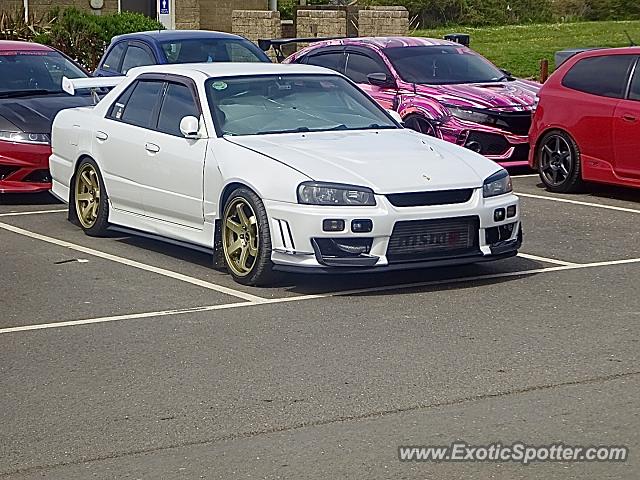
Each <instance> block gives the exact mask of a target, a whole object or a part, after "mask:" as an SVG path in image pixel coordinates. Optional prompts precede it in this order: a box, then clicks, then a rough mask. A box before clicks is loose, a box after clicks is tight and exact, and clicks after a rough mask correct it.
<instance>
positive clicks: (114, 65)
mask: <svg viewBox="0 0 640 480" xmlns="http://www.w3.org/2000/svg"><path fill="white" fill-rule="evenodd" d="M126 48H127V44H126V43H125V42H120V43H116V44H115V45H114V46H113V48H112V49H111V50H110V51H109V53H108V54H107V58H105V59H104V62H102V67H101V68H102V69H103V70H107V71H109V72H120V70H119V68H120V63H122V55H123V54H124V51H125V49H126Z"/></svg>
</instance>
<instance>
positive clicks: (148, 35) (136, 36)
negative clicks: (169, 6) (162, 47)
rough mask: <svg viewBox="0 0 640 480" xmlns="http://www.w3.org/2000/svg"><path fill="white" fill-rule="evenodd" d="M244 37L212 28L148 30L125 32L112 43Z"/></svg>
mask: <svg viewBox="0 0 640 480" xmlns="http://www.w3.org/2000/svg"><path fill="white" fill-rule="evenodd" d="M224 38H226V39H232V40H238V39H244V37H241V36H239V35H234V34H232V33H225V32H214V31H211V30H149V31H146V32H136V33H125V34H124V35H118V36H116V37H113V38H112V39H111V43H113V42H116V41H118V40H151V41H154V42H171V41H175V40H190V39H224Z"/></svg>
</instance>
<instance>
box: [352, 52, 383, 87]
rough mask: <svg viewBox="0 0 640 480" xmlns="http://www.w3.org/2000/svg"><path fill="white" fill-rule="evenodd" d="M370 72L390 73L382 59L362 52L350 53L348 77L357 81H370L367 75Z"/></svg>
mask: <svg viewBox="0 0 640 480" xmlns="http://www.w3.org/2000/svg"><path fill="white" fill-rule="evenodd" d="M370 73H388V69H387V67H386V66H385V64H384V63H383V62H382V61H381V60H375V59H373V58H371V57H369V56H368V55H362V54H360V53H349V56H348V57H347V67H346V69H345V75H346V76H347V77H349V78H350V79H351V80H353V81H354V82H355V83H369V80H367V75H369V74H370Z"/></svg>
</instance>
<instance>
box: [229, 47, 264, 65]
mask: <svg viewBox="0 0 640 480" xmlns="http://www.w3.org/2000/svg"><path fill="white" fill-rule="evenodd" d="M225 47H226V49H227V58H228V60H227V61H229V62H261V61H262V60H261V59H259V58H258V57H257V56H256V54H255V53H253V52H252V51H251V50H249V49H248V48H247V47H245V46H244V45H242V44H241V43H239V42H229V43H227V44H226V45H225Z"/></svg>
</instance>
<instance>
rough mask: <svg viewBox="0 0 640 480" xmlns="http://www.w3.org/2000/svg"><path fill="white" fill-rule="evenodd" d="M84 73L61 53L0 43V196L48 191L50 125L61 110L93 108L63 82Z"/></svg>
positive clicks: (86, 98) (23, 44)
mask: <svg viewBox="0 0 640 480" xmlns="http://www.w3.org/2000/svg"><path fill="white" fill-rule="evenodd" d="M63 76H66V77H69V78H78V77H86V76H87V74H86V73H85V72H84V71H83V70H82V68H80V67H79V66H78V65H76V64H75V63H74V62H73V61H72V60H71V59H70V58H68V57H67V56H65V55H64V54H62V53H60V52H59V51H57V50H55V49H53V48H51V47H46V46H44V45H38V44H37V43H27V42H12V41H0V193H9V192H12V193H13V192H40V191H44V190H49V189H50V188H51V178H50V176H49V155H51V147H50V143H51V142H50V135H51V124H52V122H53V118H54V117H55V116H56V114H57V113H58V112H59V111H60V110H62V109H64V108H71V107H79V106H83V105H91V104H92V103H93V99H92V97H91V95H90V92H86V93H85V94H81V95H76V96H71V95H68V94H66V93H64V92H63V90H62V77H63Z"/></svg>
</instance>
